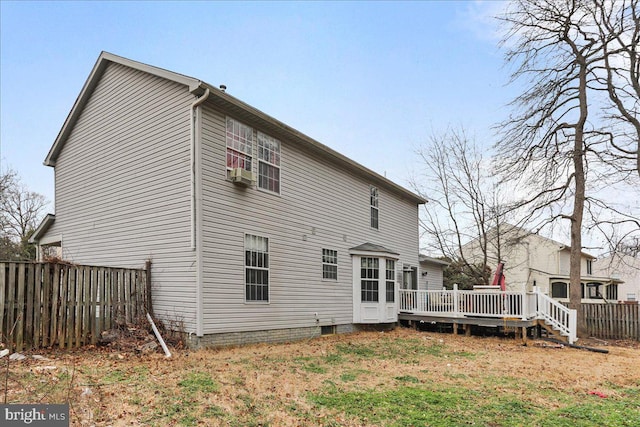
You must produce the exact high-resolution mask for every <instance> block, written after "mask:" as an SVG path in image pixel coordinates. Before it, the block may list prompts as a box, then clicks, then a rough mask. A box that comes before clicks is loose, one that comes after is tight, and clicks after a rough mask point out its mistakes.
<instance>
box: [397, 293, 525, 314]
mask: <svg viewBox="0 0 640 427" xmlns="http://www.w3.org/2000/svg"><path fill="white" fill-rule="evenodd" d="M535 301H536V300H535V294H534V293H531V292H528V293H524V292H496V291H493V292H491V291H488V292H482V291H461V290H459V289H458V288H457V286H454V288H453V290H441V291H426V290H410V289H401V290H400V307H399V309H400V311H407V312H416V313H417V312H419V313H421V314H427V315H429V314H432V315H439V316H447V317H464V316H483V317H497V318H504V317H512V318H518V319H522V320H527V319H532V318H535V316H536V305H535Z"/></svg>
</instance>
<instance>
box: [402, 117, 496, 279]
mask: <svg viewBox="0 0 640 427" xmlns="http://www.w3.org/2000/svg"><path fill="white" fill-rule="evenodd" d="M418 155H419V156H420V158H421V159H422V165H423V168H424V169H423V171H422V175H421V176H419V177H414V178H413V180H412V183H411V185H412V187H413V188H414V190H415V191H416V192H418V193H420V194H422V195H423V196H424V197H425V198H426V199H428V200H429V203H427V205H425V207H424V210H423V212H422V215H421V218H420V228H421V234H422V237H424V238H425V239H426V241H427V242H428V244H429V249H431V250H432V251H435V252H437V253H438V254H439V255H442V256H444V257H446V258H448V259H450V260H452V261H453V264H452V266H453V267H452V268H454V269H456V273H459V274H462V275H464V276H468V277H469V278H470V280H471V281H474V282H475V283H480V284H485V285H488V284H489V282H490V276H491V268H490V267H489V265H490V264H493V265H495V264H496V263H497V262H498V261H500V259H501V257H502V254H501V249H502V245H501V239H500V237H501V233H500V232H499V229H500V226H501V223H502V221H504V219H505V212H506V211H507V209H506V207H505V206H504V205H502V204H501V202H503V201H504V197H501V196H500V195H499V194H497V193H498V191H499V190H498V188H497V184H496V182H495V181H496V180H495V179H492V177H491V176H490V174H489V171H490V167H489V164H490V159H489V158H487V156H485V155H484V154H483V152H482V151H481V150H480V148H479V147H478V146H477V144H476V143H475V140H474V139H473V138H471V137H470V136H469V135H468V134H467V132H466V131H465V129H464V128H458V129H452V128H450V129H448V130H447V131H445V132H444V133H443V134H441V135H435V134H434V135H432V136H431V137H430V138H429V141H428V143H426V144H425V145H424V146H423V147H422V148H420V149H419V150H418ZM469 244H473V245H474V250H473V251H472V250H468V251H466V250H464V248H465V246H467V245H469ZM476 245H477V247H475V246H476ZM471 253H473V256H472V255H471ZM478 254H481V255H480V256H478ZM496 257H497V259H496ZM458 270H459V271H458Z"/></svg>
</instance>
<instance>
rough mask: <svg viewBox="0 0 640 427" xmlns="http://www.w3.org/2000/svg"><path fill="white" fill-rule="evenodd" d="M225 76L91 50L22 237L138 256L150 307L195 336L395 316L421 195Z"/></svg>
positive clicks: (116, 261) (112, 259) (295, 331)
mask: <svg viewBox="0 0 640 427" xmlns="http://www.w3.org/2000/svg"><path fill="white" fill-rule="evenodd" d="M225 89H226V88H224V87H222V86H221V88H215V87H213V86H212V85H210V84H207V83H205V82H203V81H201V80H198V79H195V78H192V77H188V76H185V75H182V74H178V73H175V72H172V71H168V70H164V69H161V68H157V67H154V66H150V65H146V64H143V63H140V62H136V61H133V60H130V59H126V58H123V57H119V56H116V55H113V54H110V53H106V52H103V53H102V54H101V55H100V56H99V58H98V60H97V62H96V64H95V66H94V68H93V69H92V71H91V73H90V75H89V77H88V79H87V81H86V83H85V84H84V87H83V88H82V91H81V92H80V94H79V96H78V98H77V100H76V102H75V104H74V106H73V108H72V110H71V112H70V113H69V115H68V117H67V119H66V121H65V122H64V124H63V126H62V129H61V130H60V132H59V134H58V136H57V138H56V139H55V141H54V143H53V145H52V147H51V149H50V151H49V153H48V154H47V156H46V159H45V161H44V164H45V165H47V166H51V167H53V168H54V171H55V215H51V216H48V217H47V218H46V219H45V220H44V222H43V224H42V225H41V226H40V227H39V228H38V230H37V232H36V233H35V234H34V237H33V239H32V240H33V241H34V242H35V243H37V244H38V246H39V247H40V248H42V249H44V248H46V247H51V246H57V247H59V248H60V250H61V254H62V258H64V259H65V260H69V261H72V262H75V263H82V264H93V265H104V266H119V267H136V268H139V267H141V266H143V265H144V263H145V260H151V262H152V278H153V279H152V281H153V283H152V297H153V298H152V300H153V306H154V312H155V314H156V316H158V317H160V318H161V319H163V320H164V321H166V322H173V323H180V324H182V325H184V332H186V333H187V335H188V337H189V340H188V342H189V344H190V345H192V346H195V347H197V346H210V345H213V346H216V345H225V344H242V343H247V342H256V341H281V340H289V339H297V338H306V337H312V336H316V335H319V334H321V333H330V332H347V331H352V330H354V329H357V328H359V327H360V326H359V325H363V324H388V323H393V322H396V320H397V312H398V310H397V293H398V289H399V287H401V286H408V284H407V283H404V280H405V275H404V274H403V272H404V271H415V272H416V273H415V274H417V271H418V270H419V268H420V266H419V260H418V206H419V205H420V204H422V203H424V202H425V200H424V199H423V198H421V197H419V196H417V195H416V194H414V193H412V192H410V191H408V190H407V189H405V188H403V187H401V186H400V185H397V184H395V183H393V182H392V181H390V180H388V179H386V178H385V177H383V176H381V175H379V174H377V173H375V172H373V171H371V170H369V169H367V168H365V167H363V166H362V165H360V164H358V163H356V162H355V161H353V160H351V159H349V158H347V157H345V156H343V155H341V154H340V153H338V152H336V151H334V150H332V149H330V148H329V147H327V146H325V145H323V144H321V143H319V142H317V141H315V140H313V139H312V138H310V137H308V136H306V135H303V134H302V133H300V132H298V131H296V130H295V129H293V128H291V127H289V126H287V125H286V124H284V123H282V122H280V121H278V120H276V119H274V118H273V117H270V116H268V115H267V114H265V113H263V112H262V111H259V110H257V109H256V108H253V107H251V106H250V105H247V104H246V103H244V102H242V101H240V100H239V99H237V98H234V97H233V96H231V95H230V94H229V93H227V92H226V91H225ZM408 278H409V275H407V276H406V279H407V280H408Z"/></svg>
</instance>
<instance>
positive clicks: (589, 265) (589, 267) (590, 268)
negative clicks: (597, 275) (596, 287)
mask: <svg viewBox="0 0 640 427" xmlns="http://www.w3.org/2000/svg"><path fill="white" fill-rule="evenodd" d="M587 274H588V275H589V276H591V275H592V274H593V260H592V259H588V260H587Z"/></svg>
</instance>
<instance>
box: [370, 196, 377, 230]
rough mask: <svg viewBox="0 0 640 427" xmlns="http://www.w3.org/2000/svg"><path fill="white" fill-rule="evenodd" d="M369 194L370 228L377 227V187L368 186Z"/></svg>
mask: <svg viewBox="0 0 640 427" xmlns="http://www.w3.org/2000/svg"><path fill="white" fill-rule="evenodd" d="M369 196H370V197H369V199H370V201H371V202H370V204H371V228H375V229H378V189H377V188H376V187H370V188H369Z"/></svg>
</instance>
